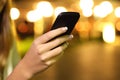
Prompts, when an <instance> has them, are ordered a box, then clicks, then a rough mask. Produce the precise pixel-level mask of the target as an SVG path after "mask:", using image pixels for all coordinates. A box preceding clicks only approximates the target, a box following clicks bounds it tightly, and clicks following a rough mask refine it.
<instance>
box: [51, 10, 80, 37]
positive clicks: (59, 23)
mask: <svg viewBox="0 0 120 80" xmlns="http://www.w3.org/2000/svg"><path fill="white" fill-rule="evenodd" d="M79 17H80V14H79V13H78V12H62V13H60V14H59V15H58V16H57V18H56V20H55V22H54V24H53V26H52V28H51V30H53V29H57V28H60V27H68V30H67V32H66V33H64V34H62V35H69V34H71V32H72V30H73V29H74V26H75V24H76V23H77V21H78V20H79ZM60 36H61V35H60Z"/></svg>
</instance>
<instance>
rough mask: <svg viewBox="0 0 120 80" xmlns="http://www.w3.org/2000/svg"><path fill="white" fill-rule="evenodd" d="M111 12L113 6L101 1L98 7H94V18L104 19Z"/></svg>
mask: <svg viewBox="0 0 120 80" xmlns="http://www.w3.org/2000/svg"><path fill="white" fill-rule="evenodd" d="M112 11H113V6H112V4H111V3H110V2H108V1H103V2H102V3H101V4H100V5H97V6H95V7H94V9H93V12H94V16H96V17H100V18H104V17H106V16H107V15H108V14H110V13H111V12H112Z"/></svg>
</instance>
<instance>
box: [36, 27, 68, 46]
mask: <svg viewBox="0 0 120 80" xmlns="http://www.w3.org/2000/svg"><path fill="white" fill-rule="evenodd" d="M66 31H67V27H62V28H58V29H55V30H52V31H49V32H47V33H45V34H44V35H42V36H40V37H38V38H37V39H36V40H37V41H38V43H41V44H43V43H45V42H47V41H49V40H51V39H52V38H54V37H56V36H58V35H60V34H62V33H65V32H66Z"/></svg>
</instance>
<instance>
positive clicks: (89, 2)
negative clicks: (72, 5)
mask: <svg viewBox="0 0 120 80" xmlns="http://www.w3.org/2000/svg"><path fill="white" fill-rule="evenodd" d="M93 6H94V2H93V0H80V8H81V9H82V10H83V9H87V8H89V9H90V8H92V7H93Z"/></svg>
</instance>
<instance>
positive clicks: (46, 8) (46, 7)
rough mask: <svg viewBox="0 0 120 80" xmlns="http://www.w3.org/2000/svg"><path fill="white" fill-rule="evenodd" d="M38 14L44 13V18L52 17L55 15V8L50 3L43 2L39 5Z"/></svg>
mask: <svg viewBox="0 0 120 80" xmlns="http://www.w3.org/2000/svg"><path fill="white" fill-rule="evenodd" d="M36 10H37V12H38V13H42V15H43V16H44V17H50V16H52V15H53V7H52V5H51V3H50V2H48V1H41V2H39V3H38V4H37V9H36Z"/></svg>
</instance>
